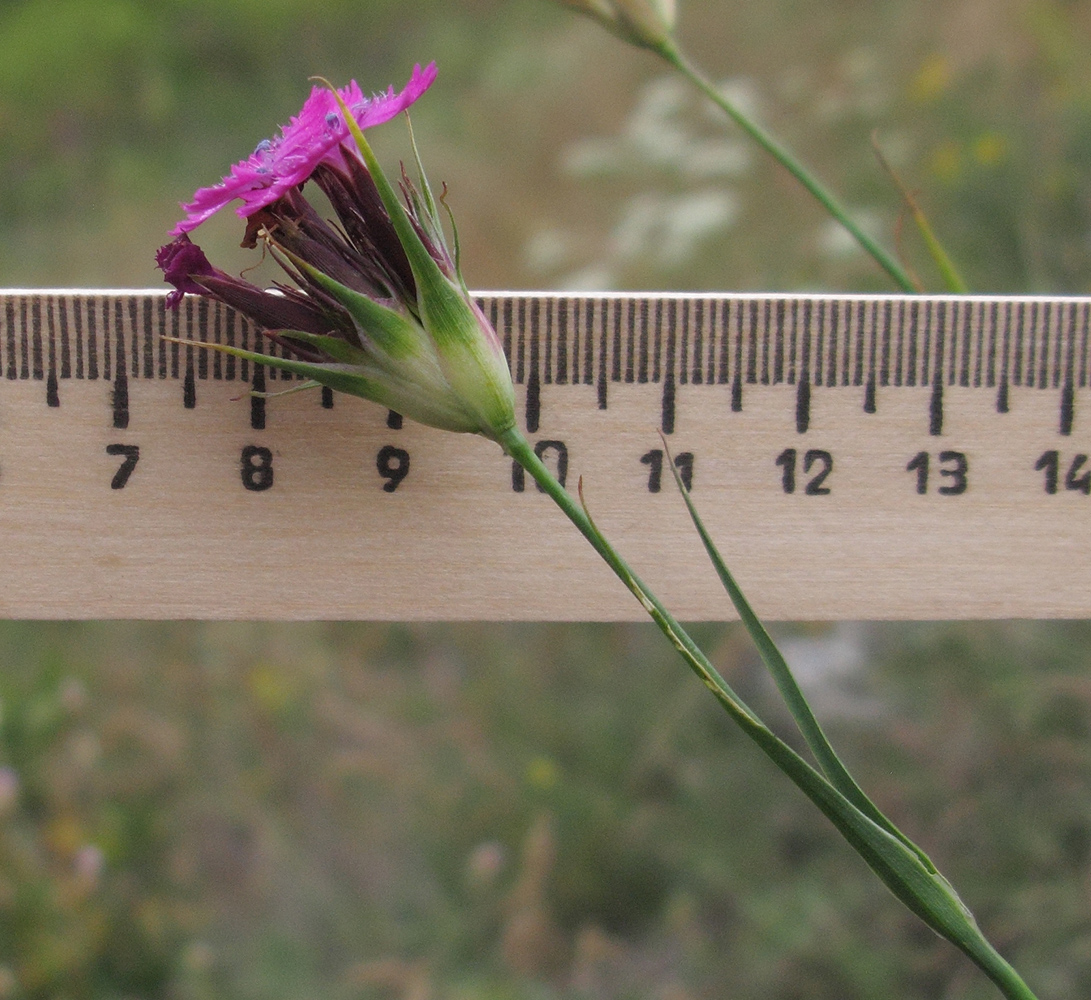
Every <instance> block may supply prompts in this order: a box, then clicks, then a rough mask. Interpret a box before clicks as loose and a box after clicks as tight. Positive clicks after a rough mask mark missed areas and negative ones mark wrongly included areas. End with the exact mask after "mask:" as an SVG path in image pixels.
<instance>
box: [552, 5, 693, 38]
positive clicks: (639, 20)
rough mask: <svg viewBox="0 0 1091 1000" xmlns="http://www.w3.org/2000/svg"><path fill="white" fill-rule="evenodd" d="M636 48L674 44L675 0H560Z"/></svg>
mask: <svg viewBox="0 0 1091 1000" xmlns="http://www.w3.org/2000/svg"><path fill="white" fill-rule="evenodd" d="M558 2H559V3H561V4H563V5H564V6H565V7H571V8H572V9H573V10H576V11H579V12H580V13H581V14H587V15H588V16H589V17H593V18H595V20H596V21H599V22H601V23H602V24H604V25H605V26H606V27H607V28H608V29H609V30H610V31H612V32H613V33H614V34H615V35H618V36H619V37H621V38H623V39H624V40H625V41H627V42H631V43H632V44H633V45H640V46H643V47H644V48H649V49H655V50H659V49H662V48H663V47H664V46H667V45H669V44H670V43H671V41H672V36H673V34H674V25H675V21H676V17H677V11H676V8H675V0H558Z"/></svg>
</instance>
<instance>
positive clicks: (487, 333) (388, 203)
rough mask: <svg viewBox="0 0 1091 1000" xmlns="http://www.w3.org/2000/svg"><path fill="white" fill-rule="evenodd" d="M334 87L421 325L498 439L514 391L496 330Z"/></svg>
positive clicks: (485, 429) (509, 420) (454, 382)
mask: <svg viewBox="0 0 1091 1000" xmlns="http://www.w3.org/2000/svg"><path fill="white" fill-rule="evenodd" d="M330 89H331V91H332V92H333V94H334V97H335V98H336V100H337V102H338V104H339V106H340V108H341V113H342V115H343V116H344V119H345V124H346V126H347V127H348V129H349V132H350V133H351V134H352V137H353V139H354V140H355V142H356V146H357V148H358V149H359V151H360V156H361V157H362V159H363V161H364V165H365V166H366V167H367V169H368V172H369V173H370V174H371V177H372V179H373V180H374V182H375V187H376V189H377V190H378V192H379V197H380V198H381V199H382V202H383V206H384V207H385V208H386V210H387V214H388V215H389V216H390V220H391V223H392V224H393V226H394V231H395V232H396V233H397V235H398V240H399V242H400V243H401V245H402V247H403V249H404V250H405V253H406V256H407V257H408V259H409V266H410V268H411V269H412V271H413V278H414V281H415V282H416V285H417V309H418V312H419V315H420V318H421V323H422V324H423V326H424V330H425V331H426V333H427V335H428V337H429V338H430V340H431V343H432V346H433V349H434V351H435V355H436V357H437V359H438V362H439V365H440V367H441V369H442V371H443V374H444V375H445V376H446V380H447V382H448V383H449V385H450V386H451V389H452V390H453V391H454V393H455V395H456V396H457V397H458V398H459V400H460V401H461V403H462V405H463V406H464V407H465V408H466V409H467V410H468V411H470V412H472V413H473V414H474V415H475V416H476V418H477V420H478V428H477V429H478V431H479V432H480V433H481V434H484V435H485V436H487V437H491V438H493V439H494V440H498V439H499V437H500V435H502V434H503V433H504V432H506V431H507V430H509V429H510V428H512V427H514V426H515V391H514V389H513V388H512V384H511V373H510V372H509V371H508V366H507V362H506V361H505V359H504V355H503V351H502V350H501V349H500V345H499V343H498V341H497V339H496V334H495V333H494V332H493V331H492V330H491V329H490V328H489V326H488V324H487V322H486V321H485V318H484V317H483V316H482V315H481V314H480V312H479V311H478V310H477V309H476V308H475V307H474V305H473V303H472V302H471V301H470V300H469V298H468V296H467V295H466V293H465V291H464V290H463V288H462V287H461V285H460V284H459V283H456V281H455V280H453V279H452V278H451V277H449V276H448V275H447V274H445V273H444V271H443V270H442V268H441V267H440V266H439V264H438V263H437V261H436V260H435V259H434V258H433V257H432V255H431V253H429V251H428V248H427V247H426V246H425V245H424V243H423V241H422V240H421V238H420V236H419V235H418V233H417V230H416V229H415V228H414V225H413V222H412V220H411V219H410V218H409V214H408V212H407V211H406V209H405V207H404V206H403V205H402V203H401V200H400V199H399V198H398V195H397V192H396V191H395V190H394V188H393V186H392V185H391V183H390V181H389V180H388V179H387V177H386V175H385V174H384V173H383V170H382V167H380V165H379V161H378V160H377V159H376V157H375V154H374V152H373V151H372V149H371V146H370V145H369V144H368V141H367V139H366V138H365V137H364V133H363V131H362V130H361V128H360V126H359V125H358V124H357V123H356V120H355V119H354V118H353V117H352V114H351V113H350V112H349V110H348V108H347V107H346V106H345V103H344V101H342V99H341V97H340V95H339V94H338V93H337V91H336V90H335V89H334V88H330ZM424 197H425V207H426V208H427V209H428V210H429V218H428V220H427V222H428V226H429V227H430V228H435V227H437V226H438V220H436V219H435V218H434V215H433V214H432V213H434V209H435V203H434V199H433V198H432V197H431V193H430V192H429V191H428V189H427V187H425V196H424Z"/></svg>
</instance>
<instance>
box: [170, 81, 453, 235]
mask: <svg viewBox="0 0 1091 1000" xmlns="http://www.w3.org/2000/svg"><path fill="white" fill-rule="evenodd" d="M435 78H436V64H435V63H434V62H433V63H429V64H428V65H427V66H426V67H424V69H421V67H420V66H419V65H417V66H414V67H413V73H412V75H411V76H410V78H409V82H408V83H407V84H406V85H405V87H404V89H403V90H402V91H401V92H400V93H395V92H394V88H393V87H390V88H388V89H387V91H386V93H385V94H376V95H375V96H373V97H365V96H364V95H363V92H362V91H361V90H360V87H359V85H358V84H357V83H356V81H355V80H353V81H352V82H350V83H349V84H348V86H347V87H342V88H341V89H340V90H339V91H338V94H339V95H340V96H341V98H342V100H344V102H345V104H346V105H347V106H348V108H349V111H350V112H351V113H352V117H353V118H354V119H355V120H356V123H357V124H358V125H359V126H360V128H370V127H371V126H373V125H381V124H382V123H383V122H385V121H389V120H390V119H391V118H393V117H395V116H396V115H398V114H400V113H401V112H402V111H404V110H405V109H406V108H408V107H409V106H410V105H411V104H412V103H413V102H414V101H415V100H417V98H419V97H420V96H421V95H422V94H423V93H424V92H425V91H426V90H427V89H428V88H429V87H430V86H431V85H432V81H433V80H435ZM348 138H349V136H348V130H347V129H346V128H345V123H344V120H343V118H342V116H341V112H340V110H339V108H338V104H337V101H336V99H335V98H334V95H333V94H332V93H331V92H330V91H329V90H328V89H327V88H325V87H315V88H314V89H313V90H312V91H311V95H310V97H308V98H307V100H306V101H305V102H304V104H303V108H302V110H301V111H300V112H299V114H298V115H296V116H295V117H293V118H292V119H291V121H290V123H289V124H288V125H286V126H285V127H284V128H282V129H281V134H280V135H279V136H277V137H276V138H274V139H265V140H263V141H262V142H260V143H258V146H257V148H256V149H255V150H254V152H253V153H251V154H250V156H248V157H247V158H246V159H245V160H241V161H240V162H238V163H236V164H235V166H233V167H232V168H231V172H230V173H229V174H228V175H227V176H226V177H224V178H223V180H221V181H220V182H219V183H218V184H214V185H212V186H211V187H205V188H201V189H200V190H198V191H197V192H196V194H194V196H193V200H192V201H190V202H189V203H188V204H184V205H183V206H182V208H183V209H184V210H185V212H186V218H185V219H183V220H182V221H181V222H179V223H178V224H177V225H176V226H175V227H174V229H172V230H171V235H172V236H180V235H181V234H182V233H188V232H190V231H192V230H193V229H196V228H197V227H198V226H199V225H200V224H201V223H202V222H204V221H205V220H206V219H209V218H211V217H212V216H213V215H215V214H216V213H217V212H218V211H220V209H222V208H224V207H225V206H226V205H228V204H230V203H231V202H232V201H235V200H237V199H241V200H242V205H240V206H239V208H238V209H236V211H237V213H238V214H239V215H240V216H242V217H244V218H245V217H246V216H248V215H252V214H253V213H254V212H256V211H257V210H258V209H260V208H264V207H265V206H266V205H270V204H272V203H273V202H274V201H276V200H277V199H278V198H280V197H281V196H283V195H284V194H285V193H287V192H288V191H289V190H290V189H291V188H293V187H296V186H298V185H300V184H303V183H304V182H305V181H307V180H308V179H309V178H310V176H311V174H312V173H313V172H314V170H315V168H316V167H317V166H318V165H319V164H320V163H328V164H330V165H331V166H335V167H340V168H342V169H344V167H345V163H346V160H345V157H346V155H355V154H354V153H348V152H347V151H346V149H345V148H344V147H343V146H342V143H343V142H345V141H346V140H348Z"/></svg>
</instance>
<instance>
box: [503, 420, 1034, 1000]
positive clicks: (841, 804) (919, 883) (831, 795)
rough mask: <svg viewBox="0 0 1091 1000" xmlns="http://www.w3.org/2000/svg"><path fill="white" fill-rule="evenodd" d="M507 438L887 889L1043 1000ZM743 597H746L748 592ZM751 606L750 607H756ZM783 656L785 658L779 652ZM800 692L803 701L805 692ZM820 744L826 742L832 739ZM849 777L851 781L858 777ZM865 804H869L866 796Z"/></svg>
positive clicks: (998, 974)
mask: <svg viewBox="0 0 1091 1000" xmlns="http://www.w3.org/2000/svg"><path fill="white" fill-rule="evenodd" d="M499 443H500V445H501V447H503V449H504V451H505V452H506V453H507V454H508V455H509V456H511V458H512V459H514V460H515V461H516V462H518V463H519V465H521V466H522V467H523V469H525V470H526V471H527V472H529V473H530V475H531V477H532V478H533V479H534V480H535V482H536V483H537V484H538V485H539V486H540V487H541V488H542V490H543V491H544V492H545V493H546V494H548V495H549V497H550V498H551V499H552V500H553V502H554V503H556V504H557V506H558V507H560V509H561V511H562V512H563V513H564V514H565V516H566V517H568V519H569V520H570V521H571V522H572V523H573V524H574V525H575V526H576V528H577V529H578V530H579V532H580V534H582V535H583V536H584V538H586V539H587V541H588V542H590V543H591V546H592V547H593V548H594V549H595V551H596V552H598V554H599V555H600V556H601V557H602V559H603V560H604V561H605V562H606V564H607V565H608V566H609V567H610V569H611V570H613V572H614V573H615V575H616V576H617V577H618V578H619V579H620V580H621V581H622V583H624V584H625V586H626V587H627V588H628V589H629V590H630V591H631V592H632V594H633V595H634V596H635V597H636V598H637V600H638V601H639V602H640V604H641V605H642V606H643V608H644V609H645V611H647V612H648V614H649V616H650V617H651V618H652V620H653V621H654V622H655V624H656V625H657V626H658V627H659V629H660V631H662V632H663V634H664V635H665V636H666V637H667V639H668V640H669V641H670V642H671V643H672V645H673V646H674V647H675V649H677V650H678V652H679V653H680V654H681V656H682V658H683V659H684V660H685V661H686V663H687V664H688V665H689V666H690V668H691V669H692V670H693V671H694V673H696V674H697V676H698V677H700V678H701V680H702V681H703V682H704V683H705V685H706V686H707V687H708V688H709V690H710V691H711V692H712V693H713V695H714V696H715V697H716V699H717V701H719V702H720V704H721V706H722V707H723V708H724V709H725V710H726V711H727V713H728V714H729V715H730V716H731V718H732V719H733V720H734V721H735V723H736V724H737V725H738V726H739V728H740V729H742V731H743V732H744V733H745V734H746V735H747V736H748V737H749V738H750V739H751V740H752V741H753V742H754V743H756V744H757V745H758V747H759V748H760V749H761V750H762V751H763V752H764V753H765V755H766V756H767V757H769V758H770V760H771V761H772V762H773V763H774V764H776V765H777V767H778V768H779V769H780V770H781V771H783V772H784V774H785V775H786V776H787V777H788V778H790V779H791V781H792V782H793V783H794V784H795V785H796V786H797V787H798V788H799V789H800V791H802V792H803V793H804V795H806V796H807V798H809V799H810V800H811V802H813V803H814V804H815V805H816V806H817V807H818V809H819V810H820V811H821V812H822V813H823V814H824V815H825V816H826V817H827V819H829V820H830V822H831V823H833V825H834V826H835V827H836V828H837V830H838V831H839V832H840V833H841V835H842V836H843V837H844V838H845V840H847V841H848V843H849V845H850V846H851V847H852V848H853V849H854V850H855V851H856V852H857V853H858V854H859V855H860V857H861V858H862V859H863V860H864V861H865V862H866V863H867V865H868V866H869V867H870V868H871V870H872V871H873V872H874V873H875V874H876V875H877V876H878V877H879V878H880V879H881V880H882V881H883V883H884V884H885V885H886V886H887V888H888V889H890V890H891V892H893V893H894V895H895V896H896V897H897V898H898V899H899V900H901V902H902V903H903V904H904V905H905V906H906V907H908V908H909V909H910V910H911V911H912V912H913V913H915V914H916V915H917V916H918V917H920V918H921V919H922V920H923V921H924V922H925V923H926V924H928V926H929V927H931V928H932V929H933V930H934V931H936V932H937V933H938V934H941V935H942V936H943V937H945V938H947V940H948V941H950V942H951V943H952V944H954V945H955V946H956V947H957V948H959V949H960V950H961V951H962V952H963V953H964V954H966V955H967V956H968V957H969V958H970V959H971V961H973V962H974V963H975V964H976V965H977V966H978V967H979V968H980V969H981V970H982V971H983V972H984V973H985V975H986V976H988V978H989V979H990V980H992V982H993V983H994V984H995V985H996V986H997V987H998V988H999V990H1000V992H1001V993H1003V995H1004V996H1005V997H1006V998H1007V1000H1037V998H1036V997H1035V995H1034V994H1033V993H1032V992H1031V990H1030V988H1029V987H1028V986H1027V985H1026V983H1024V982H1023V980H1022V979H1021V978H1020V976H1019V974H1018V973H1017V972H1016V971H1015V969H1013V968H1012V966H1011V965H1009V964H1008V962H1007V961H1006V960H1005V959H1004V958H1003V956H1001V955H1000V953H999V952H997V951H996V949H995V948H993V946H992V945H991V944H990V943H989V941H988V940H987V939H986V938H985V937H984V935H983V934H982V933H981V931H980V929H979V928H978V927H977V924H976V922H975V921H974V919H973V916H972V914H971V913H970V911H969V910H968V909H967V908H966V907H965V905H964V904H963V903H962V901H961V900H960V899H959V898H958V895H957V894H956V893H955V891H954V888H953V887H952V886H951V885H950V883H949V882H947V880H946V879H945V878H944V877H943V876H942V875H941V874H940V873H939V872H938V871H936V868H935V866H934V865H933V864H932V863H931V861H930V860H929V859H928V857H927V855H925V854H924V852H923V851H921V850H920V849H919V848H918V847H916V845H914V844H912V843H911V842H910V841H908V840H907V839H906V838H905V837H904V835H903V834H901V832H900V831H898V830H897V828H896V827H893V824H891V823H890V822H889V820H887V819H886V817H885V816H882V814H881V813H880V814H879V815H880V817H881V818H880V819H879V820H876V818H874V817H873V816H872V815H871V814H870V811H871V810H870V809H868V808H867V807H865V808H863V809H862V808H861V806H860V805H859V804H857V802H854V801H852V799H853V798H855V797H856V792H858V790H856V789H855V783H852V788H851V789H849V791H850V796H851V797H850V796H846V795H845V794H844V792H843V791H842V790H840V789H839V788H838V787H836V785H835V784H834V783H833V782H831V780H830V779H829V778H828V777H826V776H825V775H823V774H821V773H820V772H819V771H818V770H816V769H815V768H814V767H813V766H812V765H811V764H809V763H808V762H807V761H805V760H804V759H803V758H802V757H801V756H800V755H799V754H798V753H796V751H795V750H793V749H792V748H791V747H790V746H788V745H787V744H786V743H785V742H784V741H783V740H782V739H780V737H778V736H777V735H776V734H775V733H774V732H772V730H770V729H769V728H768V727H767V726H766V725H765V724H764V723H763V722H762V721H761V719H759V718H758V716H757V715H756V714H755V713H754V712H753V711H752V710H751V709H750V708H749V707H748V706H747V705H746V704H745V703H744V702H743V701H742V700H741V699H740V698H739V697H738V695H736V694H735V692H734V691H733V690H732V689H731V687H730V685H728V683H727V682H726V681H725V680H724V679H723V677H722V676H721V675H720V673H719V671H717V670H716V668H715V667H713V666H712V664H711V663H710V662H709V660H708V658H707V657H706V656H705V655H704V653H703V652H702V651H701V649H700V647H698V645H697V644H696V643H695V642H694V641H693V639H692V638H691V637H690V636H689V634H688V633H687V632H686V630H685V629H684V628H683V627H682V626H681V625H680V624H679V623H678V622H677V621H676V620H675V619H674V617H673V616H672V615H671V614H670V612H669V611H667V609H666V608H665V607H664V605H663V604H662V602H660V601H659V599H658V598H657V597H656V596H655V595H654V594H652V593H651V591H649V590H648V588H647V587H646V586H645V585H644V584H643V583H642V582H641V581H640V579H639V578H638V577H637V576H636V574H635V573H634V572H633V571H632V569H630V568H629V566H628V564H627V563H626V562H625V560H624V559H623V558H622V557H621V555H620V554H619V553H618V552H617V551H616V550H615V549H614V548H613V546H612V545H610V543H609V542H608V541H607V540H606V538H605V537H604V536H603V535H602V533H601V532H600V531H599V529H598V528H597V527H596V526H595V524H594V522H593V521H592V520H591V517H590V515H589V514H588V513H587V510H586V509H585V508H584V506H583V505H582V503H578V502H577V501H576V500H575V499H573V497H572V496H571V495H570V494H569V493H568V492H567V490H565V488H564V487H563V486H562V485H561V484H560V483H559V482H558V481H557V479H556V478H555V477H554V476H553V474H552V473H551V472H550V471H549V469H548V468H547V467H546V466H545V464H544V463H543V462H542V460H541V459H540V458H539V457H538V455H537V454H536V453H535V452H534V449H533V448H532V447H531V446H530V444H529V442H528V441H527V439H526V438H525V437H524V436H523V434H522V433H521V432H520V431H519V430H518V429H517V428H511V429H510V430H507V431H505V432H504V433H503V434H501V435H500V437H499ZM581 486H582V483H581ZM581 501H582V489H581ZM725 570H726V567H725ZM732 583H734V581H732ZM736 589H737V588H736ZM733 596H734V595H733ZM739 596H740V597H741V591H739ZM746 607H747V610H749V606H748V605H747V606H746ZM750 617H751V618H752V619H753V620H752V621H747V625H748V628H749V627H750V626H752V625H753V624H755V623H756V624H757V626H758V628H759V629H760V633H761V635H762V636H763V640H762V643H761V644H760V646H761V647H765V644H766V643H768V644H769V645H770V646H771V645H772V639H771V638H769V636H768V634H767V633H765V630H764V629H763V628H761V626H760V622H758V621H757V618H756V617H755V616H753V613H752V612H751V615H750ZM744 618H746V616H744ZM751 634H753V629H751ZM774 648H775V647H774ZM762 652H763V653H768V649H767V648H762ZM776 655H777V657H779V656H780V654H779V652H778V653H777V654H776ZM785 670H787V667H785ZM797 693H798V695H799V697H800V698H802V693H801V692H797ZM808 712H809V709H808ZM815 725H817V723H815ZM805 728H806V727H805ZM811 735H812V736H813V735H814V734H813V733H812V734H811ZM818 742H820V743H822V742H824V737H822V738H821V740H818ZM831 752H832V751H831ZM822 763H823V766H825V767H829V768H830V769H831V770H833V771H834V772H835V774H836V780H838V781H840V780H841V779H842V777H843V776H842V775H841V774H840V773H838V772H837V768H838V767H841V765H840V761H838V762H837V764H836V766H833V767H831V764H832V761H831V760H829V759H826V760H823V761H822ZM844 777H847V772H844ZM848 780H849V781H851V778H850V779H848ZM854 790H855V791H854ZM859 795H860V796H863V793H862V792H860V793H859ZM864 801H865V802H867V800H866V797H864ZM867 806H870V807H871V809H874V806H871V803H870V802H867ZM876 811H877V810H876Z"/></svg>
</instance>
